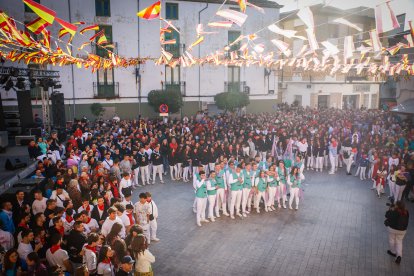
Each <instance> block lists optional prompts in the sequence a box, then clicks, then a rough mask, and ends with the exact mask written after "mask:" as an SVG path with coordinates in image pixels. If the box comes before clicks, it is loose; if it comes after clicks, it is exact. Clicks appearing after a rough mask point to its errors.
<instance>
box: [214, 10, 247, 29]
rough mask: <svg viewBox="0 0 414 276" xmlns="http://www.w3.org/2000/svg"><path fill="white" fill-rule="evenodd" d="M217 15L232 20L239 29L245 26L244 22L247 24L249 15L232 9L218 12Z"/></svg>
mask: <svg viewBox="0 0 414 276" xmlns="http://www.w3.org/2000/svg"><path fill="white" fill-rule="evenodd" d="M216 15H218V16H221V17H224V18H225V19H227V20H230V21H231V22H233V23H234V24H236V25H237V26H239V27H241V26H243V24H244V22H246V19H247V14H244V13H241V12H238V11H235V10H230V9H224V10H219V11H217V13H216Z"/></svg>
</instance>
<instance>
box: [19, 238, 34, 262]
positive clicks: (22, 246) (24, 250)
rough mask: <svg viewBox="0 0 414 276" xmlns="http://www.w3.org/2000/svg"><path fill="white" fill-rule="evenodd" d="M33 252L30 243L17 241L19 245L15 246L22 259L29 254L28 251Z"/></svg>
mask: <svg viewBox="0 0 414 276" xmlns="http://www.w3.org/2000/svg"><path fill="white" fill-rule="evenodd" d="M32 252H33V247H32V245H31V244H30V243H29V244H26V243H23V242H21V243H19V247H18V248H17V253H19V257H20V259H22V260H26V257H27V255H29V253H32Z"/></svg>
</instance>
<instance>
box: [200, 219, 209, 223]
mask: <svg viewBox="0 0 414 276" xmlns="http://www.w3.org/2000/svg"><path fill="white" fill-rule="evenodd" d="M202 222H210V221H209V220H206V219H203V220H202Z"/></svg>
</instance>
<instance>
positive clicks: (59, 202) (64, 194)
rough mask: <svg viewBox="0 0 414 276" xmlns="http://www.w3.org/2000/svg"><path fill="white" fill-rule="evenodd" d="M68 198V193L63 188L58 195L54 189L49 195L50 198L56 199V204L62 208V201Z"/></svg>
mask: <svg viewBox="0 0 414 276" xmlns="http://www.w3.org/2000/svg"><path fill="white" fill-rule="evenodd" d="M68 198H70V197H69V194H68V192H66V191H65V190H63V191H62V193H61V194H60V195H59V196H58V195H57V193H56V190H54V191H53V192H52V195H51V196H50V199H56V205H57V206H59V207H62V208H64V206H63V202H64V201H65V200H66V199H68Z"/></svg>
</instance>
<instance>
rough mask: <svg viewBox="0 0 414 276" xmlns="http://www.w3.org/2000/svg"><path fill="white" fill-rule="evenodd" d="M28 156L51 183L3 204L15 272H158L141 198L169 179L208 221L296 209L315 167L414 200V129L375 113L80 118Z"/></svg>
mask: <svg viewBox="0 0 414 276" xmlns="http://www.w3.org/2000/svg"><path fill="white" fill-rule="evenodd" d="M28 152H29V155H30V157H31V158H33V159H36V160H38V164H37V168H36V170H35V172H34V174H33V176H32V178H38V179H41V180H42V181H41V182H40V185H39V187H38V190H36V191H35V192H34V194H33V199H32V198H31V196H30V195H25V193H24V192H21V191H19V192H17V193H16V198H15V199H14V200H12V201H3V202H2V206H1V208H2V209H1V211H0V223H1V228H2V230H1V231H0V237H1V239H0V243H1V246H2V251H3V252H4V261H3V262H2V271H4V272H5V273H6V275H17V274H18V273H20V272H27V273H28V275H42V274H41V273H42V272H44V271H46V269H47V271H48V272H49V273H51V271H55V272H54V273H56V275H61V274H62V273H65V274H75V275H115V273H118V274H117V275H130V273H131V272H130V271H131V270H134V271H135V272H136V273H138V275H139V273H143V275H150V274H151V273H152V269H151V263H153V262H154V261H155V257H154V256H153V255H152V254H151V252H150V251H149V250H148V247H149V245H150V243H151V242H157V241H159V239H158V237H157V219H158V208H157V205H156V204H155V202H154V201H153V200H152V197H151V194H149V193H145V192H144V191H145V186H146V185H154V184H156V183H157V185H163V184H165V177H169V178H170V180H171V181H183V182H189V181H192V183H193V187H192V188H191V185H189V189H194V194H195V201H194V205H193V209H194V212H195V213H196V217H197V219H196V223H197V225H199V226H201V222H207V221H208V220H206V212H207V218H209V219H210V221H215V219H216V218H217V217H220V212H221V213H222V214H223V215H225V216H231V218H232V219H234V218H235V216H239V217H241V218H244V217H247V214H249V213H251V212H252V206H253V208H254V209H256V212H257V213H259V212H260V210H261V208H260V205H261V204H263V208H264V210H265V211H266V212H270V211H274V210H276V209H278V208H287V207H288V208H290V209H292V208H295V209H296V210H297V209H298V207H299V199H300V197H301V194H302V192H303V187H302V185H301V184H302V182H303V181H304V179H305V176H304V172H305V171H308V170H313V171H315V172H317V173H322V172H323V171H326V172H328V173H329V174H335V173H337V170H338V167H339V168H340V167H342V166H345V167H346V173H347V174H351V173H352V172H353V170H355V169H356V171H355V173H356V175H358V176H359V177H360V179H361V180H364V179H365V178H367V179H369V180H370V181H372V186H371V185H369V186H370V188H373V189H374V190H375V191H376V193H377V195H378V196H379V197H380V196H381V195H382V194H383V193H384V192H385V190H386V189H388V190H389V193H390V194H389V196H390V200H391V201H392V202H394V201H395V202H397V201H398V202H399V201H408V200H409V199H412V197H413V194H412V193H413V179H414V177H413V173H414V170H413V163H414V155H413V152H414V129H413V127H412V124H411V122H410V121H409V120H401V119H400V118H399V117H397V116H394V115H393V114H391V113H388V112H383V111H378V110H339V109H324V110H315V109H309V108H307V109H304V108H298V107H290V106H287V105H281V106H279V108H278V110H276V111H274V112H272V113H263V114H246V115H242V116H235V115H218V116H208V115H207V114H204V113H201V112H200V113H198V114H197V115H195V116H193V117H191V118H188V117H184V118H183V119H182V120H169V121H167V122H165V121H164V120H157V119H156V120H150V119H143V118H138V119H136V120H120V119H119V118H115V119H114V120H109V121H96V122H89V121H87V120H85V119H82V120H79V121H75V122H74V124H73V126H72V129H71V130H70V133H69V135H68V136H67V139H66V141H60V140H59V139H58V134H57V133H52V134H51V136H50V137H47V139H43V138H41V137H39V138H38V140H37V141H32V142H31V143H30V145H29V147H28ZM167 175H169V176H167ZM158 183H159V184H158ZM166 186H167V185H166ZM386 187H389V188H386ZM133 194H138V195H139V196H138V200H137V202H133V201H132V195H133ZM134 198H136V196H135V197H134ZM262 202H263V203H262ZM207 203H208V211H207ZM134 262H135V264H134ZM123 273H126V274H123ZM128 273H129V274H128ZM145 273H147V274H145Z"/></svg>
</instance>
